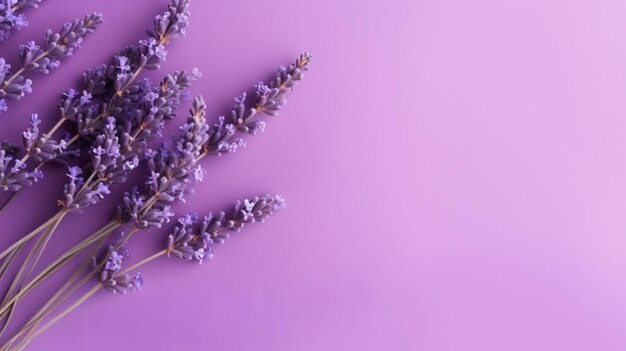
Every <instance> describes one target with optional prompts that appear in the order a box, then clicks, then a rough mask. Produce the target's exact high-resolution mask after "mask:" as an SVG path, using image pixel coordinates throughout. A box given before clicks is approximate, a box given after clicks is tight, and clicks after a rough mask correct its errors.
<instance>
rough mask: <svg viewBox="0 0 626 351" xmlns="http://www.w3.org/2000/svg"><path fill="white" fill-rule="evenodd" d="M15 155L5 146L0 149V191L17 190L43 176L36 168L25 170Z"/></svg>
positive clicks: (22, 163) (23, 164)
mask: <svg viewBox="0 0 626 351" xmlns="http://www.w3.org/2000/svg"><path fill="white" fill-rule="evenodd" d="M16 156H17V155H16V152H13V151H12V150H10V149H7V148H5V147H3V148H2V149H1V150H0V191H18V190H19V189H21V188H23V187H25V186H30V185H32V184H33V183H35V182H37V181H38V180H40V179H41V178H42V177H43V174H42V173H41V171H39V170H38V169H34V170H27V169H26V164H25V163H24V162H22V161H21V160H19V159H18V158H16Z"/></svg>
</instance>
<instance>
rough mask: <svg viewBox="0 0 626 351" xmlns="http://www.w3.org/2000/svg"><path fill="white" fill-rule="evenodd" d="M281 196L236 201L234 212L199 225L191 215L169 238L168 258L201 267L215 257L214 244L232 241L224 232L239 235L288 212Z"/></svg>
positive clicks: (180, 221)
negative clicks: (275, 214) (193, 261)
mask: <svg viewBox="0 0 626 351" xmlns="http://www.w3.org/2000/svg"><path fill="white" fill-rule="evenodd" d="M285 207H286V203H285V200H284V199H283V198H282V197H281V196H269V195H267V196H262V197H255V198H253V199H252V200H247V199H246V200H244V201H243V203H242V202H241V201H237V203H236V204H235V207H234V209H233V210H232V211H231V212H228V213H226V212H218V213H209V214H208V215H207V216H205V217H204V218H203V220H202V221H200V222H199V223H198V222H197V218H196V215H195V214H193V213H188V214H186V215H184V216H183V217H181V218H179V219H178V224H177V225H176V227H174V229H173V230H172V232H171V233H170V235H169V236H168V237H167V254H168V256H170V255H173V256H175V257H178V258H181V259H184V260H188V261H192V260H196V261H198V262H200V263H202V262H203V261H204V260H207V259H211V258H212V257H213V248H212V245H213V244H223V243H224V241H225V240H226V239H228V238H229V234H228V233H225V232H224V231H237V232H238V231H240V230H241V229H242V228H243V227H244V225H246V224H252V223H254V222H261V223H262V222H265V220H266V219H267V218H268V217H270V216H271V215H272V214H274V212H276V211H278V210H280V209H282V208H285Z"/></svg>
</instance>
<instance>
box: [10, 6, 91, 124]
mask: <svg viewBox="0 0 626 351" xmlns="http://www.w3.org/2000/svg"><path fill="white" fill-rule="evenodd" d="M100 23H102V15H101V14H98V13H93V14H90V15H87V16H85V18H84V19H82V20H81V19H77V20H74V21H73V22H68V23H66V24H64V25H63V28H62V29H61V31H59V32H56V33H55V32H52V30H48V31H47V32H46V36H45V39H44V43H43V46H39V45H37V44H35V42H34V41H31V42H28V43H27V44H24V45H20V46H19V58H20V63H21V67H20V69H18V70H17V71H16V72H15V73H13V74H11V65H9V64H8V63H6V61H5V60H4V59H3V58H0V81H1V82H2V83H1V84H0V112H5V111H6V110H7V103H6V99H13V100H19V99H21V98H22V97H24V96H25V95H26V94H30V93H31V92H32V88H31V85H32V81H31V80H30V79H27V78H26V77H25V76H24V74H25V73H26V72H39V73H43V74H48V73H50V71H52V70H55V69H57V68H58V67H59V65H60V63H61V60H62V59H64V58H66V57H68V56H71V55H72V53H73V52H74V49H76V48H78V47H79V46H80V44H81V43H82V41H83V39H84V38H85V37H86V36H87V35H89V34H91V33H92V32H93V31H94V30H95V29H96V27H97V26H98V25H99V24H100Z"/></svg>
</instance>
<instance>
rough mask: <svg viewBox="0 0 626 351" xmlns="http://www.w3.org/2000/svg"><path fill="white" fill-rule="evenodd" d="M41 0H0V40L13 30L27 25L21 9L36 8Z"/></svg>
mask: <svg viewBox="0 0 626 351" xmlns="http://www.w3.org/2000/svg"><path fill="white" fill-rule="evenodd" d="M41 1H42V0H0V42H3V41H5V40H6V39H7V38H8V37H9V36H10V35H11V33H12V32H13V31H14V30H21V29H22V28H25V27H26V26H28V21H27V20H26V16H25V15H24V14H23V13H22V11H24V10H26V9H28V8H36V7H38V6H39V4H40V3H41Z"/></svg>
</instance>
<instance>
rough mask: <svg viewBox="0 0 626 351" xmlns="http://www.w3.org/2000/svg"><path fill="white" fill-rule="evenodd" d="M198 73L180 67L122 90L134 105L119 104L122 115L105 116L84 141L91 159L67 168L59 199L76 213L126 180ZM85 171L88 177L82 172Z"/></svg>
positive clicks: (176, 110) (143, 156) (176, 108)
mask: <svg viewBox="0 0 626 351" xmlns="http://www.w3.org/2000/svg"><path fill="white" fill-rule="evenodd" d="M198 76H199V72H197V70H194V71H192V73H187V72H186V71H179V72H176V73H174V74H173V75H167V76H166V77H165V78H164V79H163V81H162V82H161V83H160V84H158V85H157V86H152V85H151V84H150V82H149V80H145V81H144V82H143V84H141V85H139V86H137V89H132V91H131V93H130V94H127V95H126V99H128V100H129V101H131V102H132V103H130V104H128V105H126V106H127V107H131V106H132V108H122V109H120V111H118V115H119V116H120V117H117V118H114V117H107V118H106V123H105V124H104V127H103V129H101V130H99V133H100V134H98V135H96V136H95V139H93V140H92V142H91V144H90V145H89V146H88V150H89V151H88V154H89V157H90V160H91V161H90V162H89V163H88V164H86V165H85V166H83V167H82V168H81V167H76V166H74V167H71V168H70V172H69V173H68V178H69V182H68V183H67V184H66V185H65V187H64V195H65V196H64V199H63V200H62V201H59V204H60V205H62V206H63V207H64V208H66V209H68V210H70V211H72V212H79V211H82V210H83V209H84V208H86V207H87V206H90V205H93V204H95V203H97V202H98V201H99V200H100V199H102V198H104V196H105V195H107V194H109V193H110V190H109V188H110V187H111V186H115V185H118V184H123V183H125V182H126V179H127V177H128V175H129V173H130V172H131V171H132V170H134V169H135V168H136V167H137V166H138V165H139V162H140V160H141V159H144V158H145V157H146V156H145V155H146V153H147V152H149V150H148V149H147V146H148V144H149V143H150V142H151V141H152V140H154V139H155V138H156V137H160V136H162V134H161V132H162V130H163V128H164V127H165V123H166V122H167V121H170V120H172V119H173V118H174V117H175V116H176V114H177V113H178V108H179V105H180V100H181V98H182V97H183V96H184V95H185V94H186V92H187V89H188V88H189V87H190V86H191V82H192V81H193V80H194V79H196V78H197V77H198ZM87 172H89V173H90V174H91V176H89V177H84V176H83V174H86V173H87ZM85 178H87V179H85ZM86 182H89V183H88V184H86Z"/></svg>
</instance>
